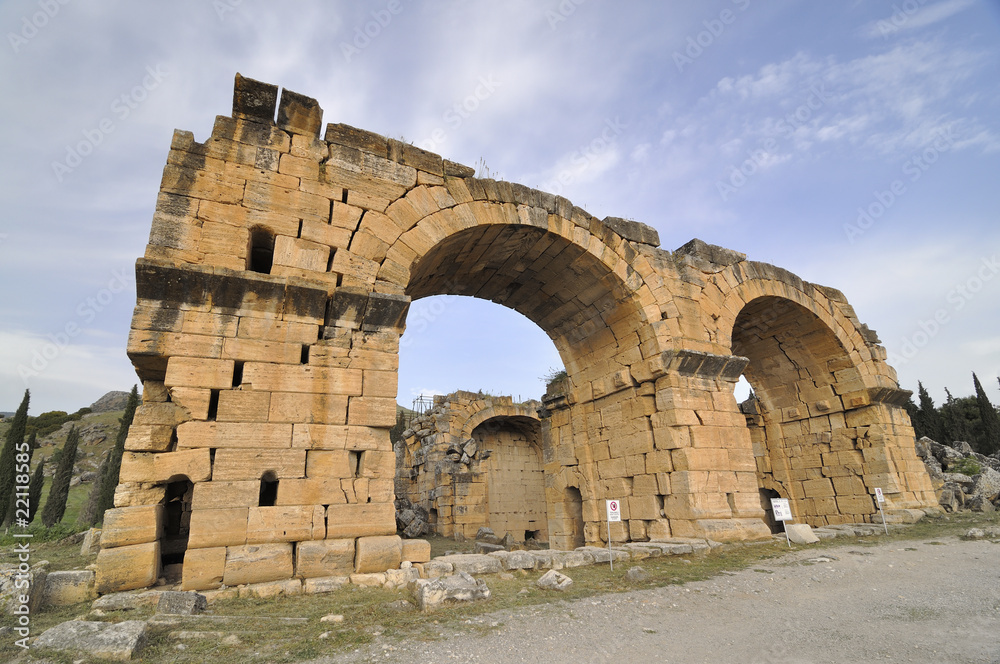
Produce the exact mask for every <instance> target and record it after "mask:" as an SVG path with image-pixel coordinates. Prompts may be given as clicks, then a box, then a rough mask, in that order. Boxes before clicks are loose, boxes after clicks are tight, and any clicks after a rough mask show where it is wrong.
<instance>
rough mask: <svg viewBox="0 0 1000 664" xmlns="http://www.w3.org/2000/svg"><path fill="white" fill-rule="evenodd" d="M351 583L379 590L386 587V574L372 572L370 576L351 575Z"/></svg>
mask: <svg viewBox="0 0 1000 664" xmlns="http://www.w3.org/2000/svg"><path fill="white" fill-rule="evenodd" d="M350 579H351V583H352V584H354V585H356V586H361V587H362V588H377V587H379V586H384V585H385V580H386V576H385V572H372V573H370V574H351V576H350Z"/></svg>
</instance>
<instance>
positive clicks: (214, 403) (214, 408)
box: [208, 390, 220, 421]
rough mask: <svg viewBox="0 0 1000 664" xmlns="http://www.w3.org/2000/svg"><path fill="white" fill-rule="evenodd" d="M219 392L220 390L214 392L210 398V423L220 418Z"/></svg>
mask: <svg viewBox="0 0 1000 664" xmlns="http://www.w3.org/2000/svg"><path fill="white" fill-rule="evenodd" d="M219 392H220V390H212V392H211V395H210V396H209V397H208V420H209V421H212V420H214V419H215V418H216V417H218V416H219Z"/></svg>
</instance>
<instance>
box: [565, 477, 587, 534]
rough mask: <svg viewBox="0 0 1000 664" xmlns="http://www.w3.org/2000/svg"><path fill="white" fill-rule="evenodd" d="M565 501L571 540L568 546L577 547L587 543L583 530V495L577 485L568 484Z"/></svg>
mask: <svg viewBox="0 0 1000 664" xmlns="http://www.w3.org/2000/svg"><path fill="white" fill-rule="evenodd" d="M563 501H564V505H565V509H566V519H567V521H568V523H567V524H566V526H567V531H568V532H569V540H570V541H569V547H568V548H572V549H575V548H577V547H580V546H583V545H584V544H585V543H586V542H585V540H586V537H585V536H584V530H583V495H582V494H581V493H580V489H578V488H577V487H575V486H568V487H566V493H565V495H564V498H563Z"/></svg>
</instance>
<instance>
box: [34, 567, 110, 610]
mask: <svg viewBox="0 0 1000 664" xmlns="http://www.w3.org/2000/svg"><path fill="white" fill-rule="evenodd" d="M94 578H95V576H94V572H92V571H90V570H74V571H69V572H49V573H48V575H47V576H46V577H45V591H44V592H45V594H44V596H43V598H42V601H43V603H44V605H45V606H69V605H71V604H79V603H80V602H89V601H91V600H94V599H97V592H96V591H95V589H94Z"/></svg>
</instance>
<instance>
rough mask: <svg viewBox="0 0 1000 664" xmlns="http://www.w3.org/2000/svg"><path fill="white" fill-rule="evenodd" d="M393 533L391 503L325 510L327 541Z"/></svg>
mask: <svg viewBox="0 0 1000 664" xmlns="http://www.w3.org/2000/svg"><path fill="white" fill-rule="evenodd" d="M279 488H280V485H279ZM395 532H396V510H395V508H394V507H393V504H392V503H391V502H388V503H354V504H351V505H330V507H328V508H327V510H326V536H327V538H329V539H339V538H344V537H366V536H374V535H392V534H394V533H395Z"/></svg>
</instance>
